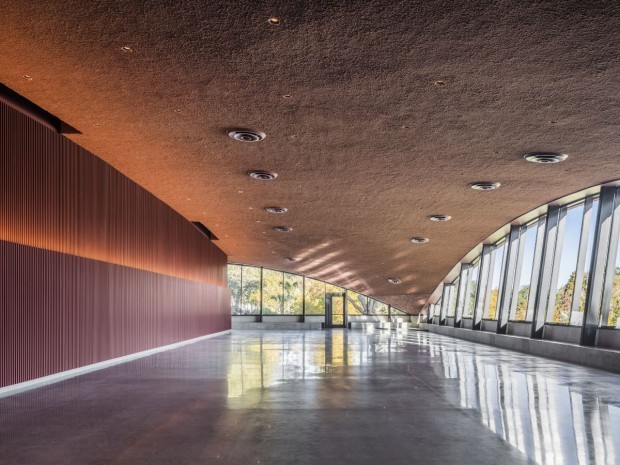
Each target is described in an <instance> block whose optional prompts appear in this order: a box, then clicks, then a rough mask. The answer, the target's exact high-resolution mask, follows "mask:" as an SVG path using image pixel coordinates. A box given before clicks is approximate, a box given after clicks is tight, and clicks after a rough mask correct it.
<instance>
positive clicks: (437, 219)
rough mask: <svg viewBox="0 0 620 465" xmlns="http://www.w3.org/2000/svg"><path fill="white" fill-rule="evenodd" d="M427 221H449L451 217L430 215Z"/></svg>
mask: <svg viewBox="0 0 620 465" xmlns="http://www.w3.org/2000/svg"><path fill="white" fill-rule="evenodd" d="M428 219H429V220H431V221H450V220H451V219H452V217H451V216H449V215H430V216H429V217H428Z"/></svg>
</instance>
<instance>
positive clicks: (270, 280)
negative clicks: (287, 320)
mask: <svg viewBox="0 0 620 465" xmlns="http://www.w3.org/2000/svg"><path fill="white" fill-rule="evenodd" d="M283 303H284V273H282V272H281V271H274V270H267V269H264V270H263V315H281V314H282V311H283Z"/></svg>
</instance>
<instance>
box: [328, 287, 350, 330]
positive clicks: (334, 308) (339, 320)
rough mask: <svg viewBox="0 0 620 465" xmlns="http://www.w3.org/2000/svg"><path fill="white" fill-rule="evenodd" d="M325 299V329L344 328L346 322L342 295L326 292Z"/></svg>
mask: <svg viewBox="0 0 620 465" xmlns="http://www.w3.org/2000/svg"><path fill="white" fill-rule="evenodd" d="M325 297H326V298H325V327H326V328H344V326H345V320H346V316H345V299H344V294H340V293H331V292H328V293H327V294H326V295H325Z"/></svg>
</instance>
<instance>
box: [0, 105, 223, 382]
mask: <svg viewBox="0 0 620 465" xmlns="http://www.w3.org/2000/svg"><path fill="white" fill-rule="evenodd" d="M127 156H130V155H129V154H128V155H127ZM226 262H227V257H226V255H225V254H224V252H222V251H221V250H220V249H219V248H218V247H217V246H216V245H215V244H213V243H212V242H211V241H210V240H209V239H208V238H206V237H205V236H204V235H203V234H202V233H200V232H199V231H198V230H197V229H196V228H195V227H194V226H193V225H192V224H191V223H190V222H189V221H187V220H186V219H185V218H183V217H182V216H181V215H180V214H178V213H177V212H175V211H174V210H172V209H171V208H170V207H168V206H167V205H166V204H164V203H163V202H161V201H160V200H159V199H157V198H156V197H154V196H153V195H152V194H150V193H149V192H147V191H146V190H145V189H143V188H141V187H140V186H138V185H137V184H136V183H134V182H132V181H131V180H130V179H128V178H127V177H126V176H124V175H122V174H121V173H119V172H118V171H116V170H115V169H114V168H113V167H111V166H110V165H108V164H107V163H105V162H103V161H102V160H101V159H99V158H97V157H95V156H94V155H93V154H91V153H89V152H88V151H86V150H84V149H83V148H81V147H80V146H79V145H77V144H76V143H74V142H72V141H70V140H68V139H67V138H66V137H64V136H62V135H60V134H58V133H56V132H55V131H53V130H51V129H48V128H47V127H45V126H43V125H41V124H40V123H38V122H36V121H34V120H31V119H30V118H29V117H27V116H26V115H24V114H21V113H20V112H18V111H16V110H15V109H13V108H10V107H9V106H6V105H4V104H3V103H1V102H0V306H1V307H0V387H2V386H6V385H10V384H15V383H19V382H23V381H27V380H30V379H34V378H38V377H41V376H46V375H50V374H54V373H58V372H61V371H65V370H69V369H73V368H78V367H80V366H84V365H88V364H91V363H96V362H100V361H104V360H108V359H110V358H115V357H119V356H123V355H129V354H131V353H135V352H139V351H142V350H147V349H152V348H156V347H159V346H162V345H166V344H171V343H174V342H180V341H183V340H187V339H191V338H194V337H198V336H202V335H207V334H211V333H214V332H219V331H223V330H227V329H230V321H231V316H230V294H229V291H228V289H227V287H226Z"/></svg>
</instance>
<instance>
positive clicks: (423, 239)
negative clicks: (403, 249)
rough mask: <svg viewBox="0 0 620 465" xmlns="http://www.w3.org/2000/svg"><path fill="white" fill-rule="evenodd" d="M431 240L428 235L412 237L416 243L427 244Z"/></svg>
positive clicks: (412, 240)
mask: <svg viewBox="0 0 620 465" xmlns="http://www.w3.org/2000/svg"><path fill="white" fill-rule="evenodd" d="M428 241H429V238H428V237H412V238H411V242H413V243H414V244H426V243H427V242H428Z"/></svg>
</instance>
